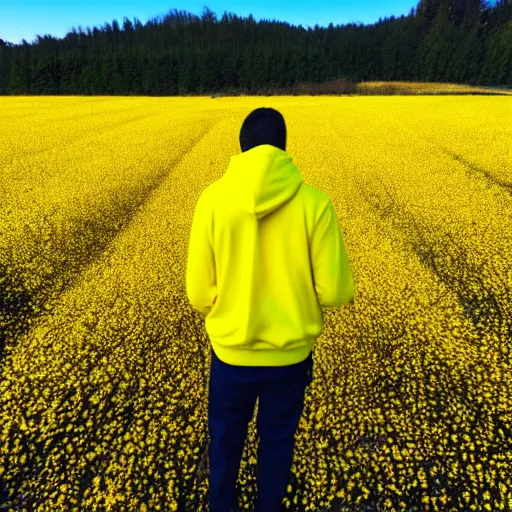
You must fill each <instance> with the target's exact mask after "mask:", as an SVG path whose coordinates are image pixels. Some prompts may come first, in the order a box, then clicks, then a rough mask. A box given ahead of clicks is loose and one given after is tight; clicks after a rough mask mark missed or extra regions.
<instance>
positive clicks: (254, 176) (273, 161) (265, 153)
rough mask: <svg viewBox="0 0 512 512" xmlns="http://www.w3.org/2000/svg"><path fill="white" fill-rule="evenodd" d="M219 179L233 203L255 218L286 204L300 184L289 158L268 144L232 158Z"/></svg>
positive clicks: (298, 173) (298, 176)
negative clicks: (226, 187) (228, 191)
mask: <svg viewBox="0 0 512 512" xmlns="http://www.w3.org/2000/svg"><path fill="white" fill-rule="evenodd" d="M223 180H224V183H225V184H226V185H227V186H228V187H229V189H230V191H231V192H232V194H231V197H232V200H233V202H234V203H235V204H237V205H238V206H239V207H240V208H242V210H244V211H246V212H248V213H251V214H253V215H255V217H256V218H257V219H261V218H262V217H264V216H265V215H268V214H269V213H271V212H273V211H274V210H276V209H277V208H279V207H280V206H282V205H283V204H285V203H286V202H288V201H289V200H290V199H291V198H292V197H293V196H294V195H295V193H296V192H297V190H298V189H299V187H300V186H301V184H302V176H301V174H300V171H299V170H298V169H297V167H296V166H295V164H294V163H293V161H292V157H291V156H290V155H289V154H288V153H286V151H283V150H282V149H280V148H277V147H275V146H272V145H270V144H262V145H260V146H256V147H254V148H252V149H250V150H248V151H245V152H243V153H240V154H237V155H232V156H231V158H230V161H229V166H228V168H227V170H226V172H225V174H224V176H223Z"/></svg>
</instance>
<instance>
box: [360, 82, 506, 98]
mask: <svg viewBox="0 0 512 512" xmlns="http://www.w3.org/2000/svg"><path fill="white" fill-rule="evenodd" d="M356 93H357V94H416V95H425V94H480V95H481V94H500V95H510V94H512V91H511V90H509V89H501V88H499V87H483V86H482V87H480V86H478V85H465V84H451V83H445V82H439V83H437V82H397V81H387V82H382V81H380V82H379V81H371V82H359V83H358V84H357V86H356Z"/></svg>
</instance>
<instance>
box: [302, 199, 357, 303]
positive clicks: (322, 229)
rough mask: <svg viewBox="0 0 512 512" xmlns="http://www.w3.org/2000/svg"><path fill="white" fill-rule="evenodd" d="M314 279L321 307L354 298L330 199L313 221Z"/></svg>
mask: <svg viewBox="0 0 512 512" xmlns="http://www.w3.org/2000/svg"><path fill="white" fill-rule="evenodd" d="M310 254H311V265H312V269H313V280H314V283H315V290H316V294H317V297H318V303H319V304H320V306H321V307H338V306H342V305H344V304H350V303H352V302H353V299H354V294H355V285H354V277H353V275H352V271H351V268H350V262H349V259H348V255H347V253H346V251H345V245H344V243H343V233H342V230H341V228H340V225H339V221H338V217H337V215H336V211H335V210H334V206H333V205H332V203H331V201H330V200H329V201H328V203H327V204H326V205H325V207H324V209H323V211H322V213H321V214H320V217H319V218H318V220H317V223H316V224H315V227H314V229H313V233H312V236H311V241H310Z"/></svg>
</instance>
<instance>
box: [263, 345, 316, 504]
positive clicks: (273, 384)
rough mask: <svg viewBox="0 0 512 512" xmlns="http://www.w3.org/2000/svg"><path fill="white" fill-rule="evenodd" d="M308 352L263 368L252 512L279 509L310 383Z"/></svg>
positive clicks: (287, 480) (285, 492)
mask: <svg viewBox="0 0 512 512" xmlns="http://www.w3.org/2000/svg"><path fill="white" fill-rule="evenodd" d="M312 362H313V358H312V354H311V353H310V354H309V356H308V358H306V360H305V361H302V362H300V363H297V364H294V365H290V366H286V367H282V368H280V369H278V368H266V369H265V371H266V370H268V372H267V374H268V380H266V381H265V382H264V385H262V387H261V389H260V396H259V405H258V418H257V430H258V434H259V437H260V441H259V448H258V476H257V486H258V495H257V499H256V507H255V512H279V511H280V510H284V509H283V508H282V501H283V498H284V497H285V496H286V494H287V491H286V487H287V485H288V483H289V477H290V470H291V466H292V462H293V451H294V445H295V431H296V430H297V427H298V424H299V420H300V417H301V415H302V409H303V406H304V391H305V389H306V386H308V385H309V384H310V382H311V377H312Z"/></svg>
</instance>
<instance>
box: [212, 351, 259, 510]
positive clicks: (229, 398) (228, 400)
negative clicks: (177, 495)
mask: <svg viewBox="0 0 512 512" xmlns="http://www.w3.org/2000/svg"><path fill="white" fill-rule="evenodd" d="M259 370H260V369H259V368H258V367H256V368H255V367H237V366H232V365H228V364H226V363H224V362H223V361H221V360H220V359H219V358H218V357H217V356H216V355H215V352H214V351H213V350H212V364H211V369H210V385H209V402H208V430H209V434H210V445H209V449H208V456H209V462H210V475H209V479H210V480H209V483H210V489H209V500H208V501H209V508H210V512H230V511H231V509H232V507H235V505H236V503H235V499H236V480H237V477H238V471H239V469H240V461H241V458H242V452H243V447H244V443H245V438H246V436H247V428H248V425H249V423H250V421H251V419H252V416H253V413H254V405H255V403H256V398H257V396H258V377H259V373H258V372H259Z"/></svg>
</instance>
